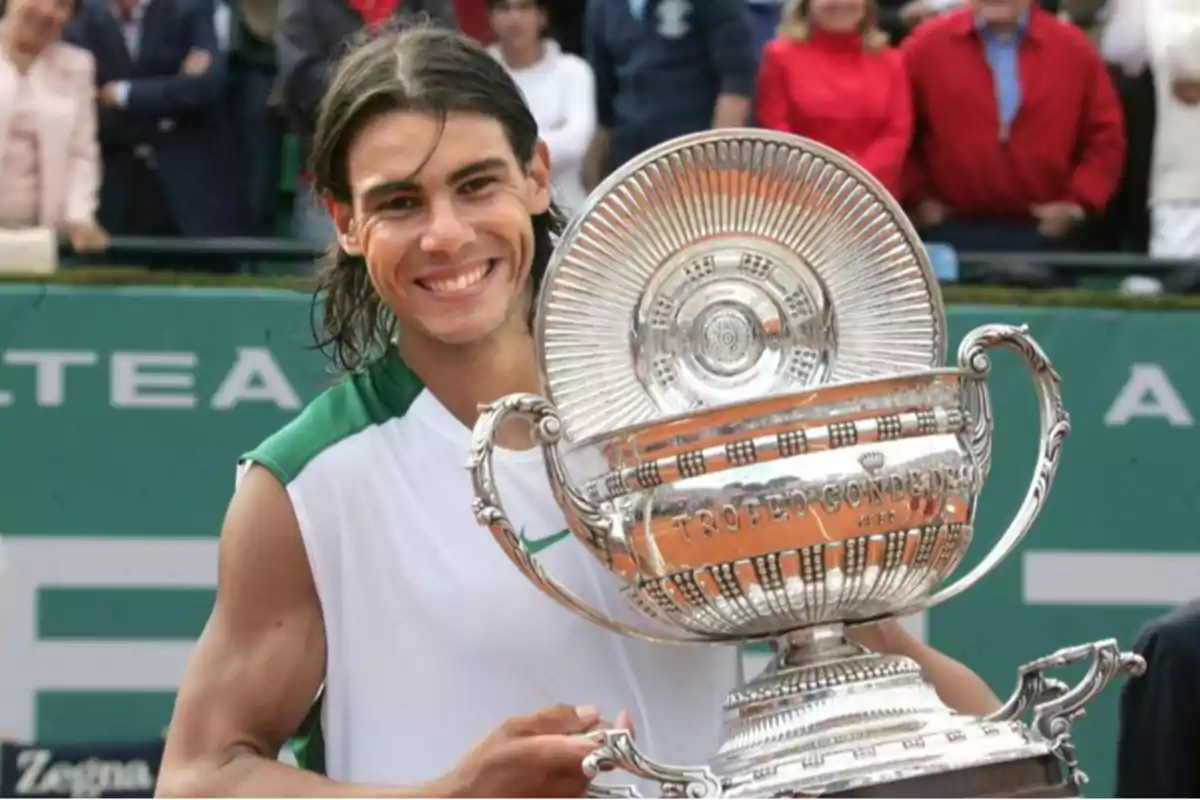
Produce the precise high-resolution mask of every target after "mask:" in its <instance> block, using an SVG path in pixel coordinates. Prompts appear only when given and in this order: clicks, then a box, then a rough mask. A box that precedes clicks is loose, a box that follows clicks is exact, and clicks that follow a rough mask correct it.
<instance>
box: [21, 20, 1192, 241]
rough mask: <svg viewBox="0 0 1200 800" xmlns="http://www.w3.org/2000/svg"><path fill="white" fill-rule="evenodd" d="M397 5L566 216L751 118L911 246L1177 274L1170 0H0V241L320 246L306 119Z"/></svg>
mask: <svg viewBox="0 0 1200 800" xmlns="http://www.w3.org/2000/svg"><path fill="white" fill-rule="evenodd" d="M396 17H400V18H407V19H416V18H429V19H432V20H434V21H435V22H436V23H438V24H445V25H452V26H457V27H459V28H461V29H462V30H463V31H464V32H465V33H467V34H468V35H470V36H473V37H475V38H477V39H479V40H480V41H481V42H483V43H485V44H487V45H488V46H489V47H490V49H491V52H492V53H493V54H494V55H495V57H496V58H497V59H499V60H500V61H501V62H502V63H504V64H505V65H506V66H507V67H508V69H509V71H510V72H511V74H512V75H513V77H514V79H515V80H516V82H517V83H518V84H519V86H520V88H521V89H522V91H523V92H524V94H525V95H526V97H527V98H528V100H529V103H530V105H531V108H532V110H533V112H534V114H535V116H536V117H537V119H538V122H539V125H540V127H541V130H542V132H543V137H544V139H545V140H546V142H547V144H548V146H549V149H550V153H551V160H552V164H553V173H554V174H553V178H554V183H555V192H556V196H557V199H558V201H559V203H560V205H561V206H563V207H564V208H565V209H566V210H567V211H574V210H576V209H578V208H579V207H580V205H581V204H582V202H583V200H584V198H585V197H586V195H587V193H588V192H589V191H590V190H591V189H592V188H594V187H595V186H596V185H597V184H598V182H599V181H601V180H602V179H603V177H604V176H605V175H606V174H607V173H608V172H609V171H610V170H612V169H613V168H614V167H615V166H617V165H620V164H621V163H623V162H624V161H626V160H628V159H629V158H632V157H634V156H636V155H637V154H638V153H640V152H642V151H644V150H645V149H647V148H650V147H653V146H654V145H656V144H658V143H660V142H662V141H665V140H667V139H670V138H672V137H675V136H678V135H682V134H685V133H689V132H693V131H698V130H704V129H707V128H711V127H732V126H741V125H757V126H762V127H766V128H771V129H776V130H781V131H788V132H791V133H795V134H800V135H803V136H806V137H809V138H812V139H814V140H816V141H819V142H821V143H823V144H826V145H828V146H830V147H833V148H835V149H837V150H839V151H841V152H844V153H846V154H848V155H850V156H851V157H853V158H854V159H855V160H856V161H858V162H859V163H860V164H862V165H863V166H864V167H865V168H866V169H867V170H869V171H870V172H871V173H872V174H873V175H874V176H875V177H876V178H878V180H879V181H880V182H881V183H882V184H883V185H884V186H885V187H887V188H888V189H889V190H890V191H891V192H892V193H893V194H894V195H895V196H897V197H898V198H900V199H901V200H902V202H903V203H904V205H905V207H906V210H907V211H908V213H909V215H910V216H911V218H912V220H913V221H914V223H915V224H916V226H917V228H918V230H919V231H920V232H921V233H922V235H923V237H924V238H925V239H926V241H929V242H937V243H942V244H946V245H950V246H951V247H953V248H956V249H958V250H963V251H974V252H977V251H987V252H999V251H1021V252H1029V251H1046V250H1064V249H1065V250H1072V251H1078V250H1105V251H1114V250H1115V251H1129V252H1141V253H1149V254H1151V255H1153V256H1156V257H1164V258H1178V259H1189V258H1191V259H1194V258H1200V148H1196V147H1194V146H1192V140H1194V138H1195V137H1196V136H1197V135H1198V134H1200V2H1197V0H1058V2H1053V3H1051V2H1046V1H1045V0H1042V2H1038V0H554V1H553V2H551V1H550V0H7V4H6V7H5V8H4V12H3V16H2V17H0V187H2V188H3V191H2V192H0V228H2V229H5V230H19V229H22V228H31V227H37V228H48V229H53V230H56V231H58V232H60V233H61V234H63V235H65V236H66V237H68V238H69V240H70V241H71V243H72V244H73V245H74V246H75V247H76V248H77V249H78V250H81V251H87V250H99V249H103V248H104V247H105V246H106V243H107V242H108V240H109V237H110V236H113V235H117V236H122V235H124V236H130V235H143V236H177V235H181V236H188V237H234V236H238V237H240V236H256V237H262V236H285V237H295V238H299V239H302V240H305V241H308V242H312V243H314V244H318V245H320V244H324V243H327V242H328V241H330V239H331V237H332V226H331V225H330V224H329V222H328V219H327V217H326V216H325V214H324V211H323V209H322V206H321V204H320V202H319V198H316V197H314V196H313V193H312V191H311V190H310V186H309V182H308V176H307V172H306V170H305V168H304V166H305V158H306V153H307V140H308V138H309V136H310V135H311V133H312V127H313V123H314V119H315V116H316V111H317V105H318V103H319V101H320V98H321V96H322V94H323V92H324V89H325V86H326V83H327V81H328V80H329V77H330V72H331V65H333V64H334V63H335V62H336V60H337V58H338V56H339V54H340V52H342V50H343V48H344V47H345V46H346V43H347V42H348V41H349V40H351V39H352V38H353V36H354V35H355V34H356V33H359V32H363V31H366V32H369V31H370V30H371V29H374V28H377V27H378V26H380V25H382V24H384V23H386V22H388V21H389V20H392V19H393V18H396ZM2 232H3V231H0V233H2Z"/></svg>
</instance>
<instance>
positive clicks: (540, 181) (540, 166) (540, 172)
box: [525, 139, 550, 216]
mask: <svg viewBox="0 0 1200 800" xmlns="http://www.w3.org/2000/svg"><path fill="white" fill-rule="evenodd" d="M525 172H526V177H527V179H528V182H529V199H528V205H529V213H530V215H532V216H537V215H538V214H544V213H546V211H548V210H549V209H550V148H549V147H547V146H546V143H545V142H543V141H542V140H541V139H538V143H537V146H536V147H535V148H534V149H533V158H531V159H529V166H528V167H527V168H526V170H525Z"/></svg>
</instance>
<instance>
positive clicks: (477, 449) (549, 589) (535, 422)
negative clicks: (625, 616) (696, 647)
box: [467, 394, 715, 644]
mask: <svg viewBox="0 0 1200 800" xmlns="http://www.w3.org/2000/svg"><path fill="white" fill-rule="evenodd" d="M513 417H516V418H519V419H523V420H525V421H526V422H528V423H529V424H530V425H531V426H532V428H533V433H534V437H535V439H536V441H537V442H538V444H539V445H540V446H541V448H542V453H543V456H544V457H545V461H546V472H547V476H548V477H549V479H550V486H551V489H552V490H553V492H554V497H555V500H556V501H557V502H558V505H559V507H560V508H561V509H562V510H563V513H564V514H565V515H566V517H567V525H568V527H569V528H570V529H571V530H572V532H575V531H578V530H580V529H583V530H585V531H587V532H588V536H587V539H588V541H587V542H586V544H587V546H588V547H589V549H590V550H591V551H592V553H593V554H595V555H596V556H597V557H598V558H599V559H600V560H601V561H603V562H605V563H606V565H610V564H611V558H612V556H611V551H610V549H609V547H608V543H607V541H606V539H607V536H608V534H609V532H610V531H611V527H612V523H611V522H610V520H609V519H607V518H606V517H605V515H604V514H603V512H602V511H601V510H600V508H598V507H597V506H595V505H594V504H592V503H591V502H590V501H589V500H588V499H587V498H585V497H584V496H583V495H582V494H580V493H579V492H578V491H577V490H576V489H575V488H574V487H573V486H572V485H571V481H570V479H569V477H568V475H567V470H566V466H565V465H564V464H563V460H562V455H561V453H560V452H559V449H558V443H559V441H561V439H562V431H563V425H562V418H561V417H560V416H559V414H558V410H557V409H555V408H554V406H553V405H552V404H551V403H550V401H549V400H546V399H545V398H543V397H539V396H538V395H535V394H511V395H507V396H505V397H502V398H500V399H499V400H497V401H495V402H493V403H490V404H487V405H484V406H482V407H481V409H480V415H479V418H478V420H476V422H475V426H474V429H473V430H472V434H471V455H470V458H469V459H468V462H467V469H468V470H469V471H470V473H471V483H472V485H473V486H474V489H475V499H474V501H472V503H471V508H472V510H473V511H474V512H475V519H476V520H477V521H478V522H479V524H480V525H483V526H484V527H486V528H487V529H488V530H489V531H491V533H492V536H493V537H495V539H496V542H497V543H498V544H499V545H500V547H501V549H503V550H504V553H505V555H507V556H508V558H509V560H510V561H512V562H513V564H514V565H516V567H517V569H519V570H521V573H522V574H523V575H524V576H525V577H526V578H528V579H529V581H530V583H532V584H533V585H534V586H536V587H537V588H539V589H541V590H542V592H543V593H545V594H546V595H548V596H549V597H551V598H552V599H553V600H555V601H556V602H558V603H561V604H562V605H564V606H566V607H567V608H568V609H570V610H571V611H574V612H575V613H576V614H579V615H580V616H582V617H584V618H586V619H587V620H589V621H591V622H593V623H595V624H597V625H599V626H601V627H603V628H606V629H608V630H610V631H614V632H615V633H620V634H623V635H625V636H630V637H633V638H635V639H644V640H647V641H651V642H664V643H668V644H712V643H714V641H715V640H714V639H712V638H711V637H703V636H676V635H672V634H669V633H665V632H664V633H659V632H651V631H648V630H644V629H642V628H638V627H636V626H633V625H630V624H628V623H625V622H620V621H618V620H614V619H612V618H611V617H610V616H608V615H607V614H605V613H604V612H602V611H600V610H598V609H596V608H594V607H592V606H591V605H589V604H588V603H586V602H584V601H583V600H582V599H580V598H579V597H578V596H577V595H575V593H574V592H572V591H571V590H570V589H567V588H566V587H565V586H563V585H562V584H560V583H559V582H558V581H557V580H555V579H554V578H552V577H551V576H550V575H548V574H547V573H546V572H545V570H543V569H542V567H541V565H540V564H539V563H538V562H537V560H536V559H535V558H534V555H533V553H532V552H530V550H529V547H528V546H527V545H526V543H525V540H524V539H522V538H521V536H520V535H519V534H518V533H517V531H516V529H514V528H513V525H512V522H511V521H510V520H509V518H508V515H507V514H506V513H505V512H504V507H503V504H502V503H501V501H500V492H499V490H498V489H497V487H496V480H495V477H494V472H493V469H492V459H493V455H494V453H495V451H496V434H497V432H498V431H499V430H500V428H501V426H502V425H503V424H504V423H505V422H506V421H507V420H509V419H510V418H513Z"/></svg>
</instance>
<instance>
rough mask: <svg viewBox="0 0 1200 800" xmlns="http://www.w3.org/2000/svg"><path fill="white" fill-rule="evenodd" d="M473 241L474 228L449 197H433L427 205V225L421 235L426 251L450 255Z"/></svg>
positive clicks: (422, 246) (423, 247)
mask: <svg viewBox="0 0 1200 800" xmlns="http://www.w3.org/2000/svg"><path fill="white" fill-rule="evenodd" d="M473 241H475V229H474V228H472V227H471V225H470V224H469V223H468V222H467V221H466V220H464V219H463V218H462V215H461V214H460V213H459V209H458V208H456V207H455V204H454V202H453V201H452V200H450V199H449V198H438V199H435V200H434V201H433V202H431V203H430V205H429V225H428V227H427V228H426V229H425V232H424V233H423V234H422V235H421V249H422V250H424V251H425V252H426V253H431V254H440V255H447V256H452V255H454V254H455V253H457V252H458V251H459V250H461V249H462V248H463V247H465V246H466V245H468V244H471V243H472V242H473Z"/></svg>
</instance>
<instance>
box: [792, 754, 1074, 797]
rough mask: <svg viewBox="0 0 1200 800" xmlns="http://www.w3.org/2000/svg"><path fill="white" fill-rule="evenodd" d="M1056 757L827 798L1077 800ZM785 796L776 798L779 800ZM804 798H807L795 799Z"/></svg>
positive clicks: (866, 788)
mask: <svg viewBox="0 0 1200 800" xmlns="http://www.w3.org/2000/svg"><path fill="white" fill-rule="evenodd" d="M1062 766H1063V765H1062V762H1061V761H1060V760H1059V759H1058V757H1057V756H1052V755H1047V756H1041V757H1038V758H1026V759H1023V760H1021V761H1014V762H1008V763H1005V764H989V765H987V766H984V767H968V768H967V769H959V770H955V771H953V772H943V773H939V774H935V775H921V776H919V777H916V778H909V779H907V780H901V781H894V782H892V783H881V784H873V785H869V786H862V787H859V788H857V789H851V790H849V791H846V792H835V793H833V794H829V795H826V796H827V797H895V798H905V797H913V798H917V797H921V798H927V797H1012V798H1024V797H1079V796H1080V795H1079V787H1078V786H1076V785H1075V783H1074V782H1073V781H1070V780H1068V779H1066V778H1065V777H1064V776H1063V774H1062V772H1063V768H1062ZM782 796H785V795H779V794H777V795H775V797H782ZM796 796H797V797H803V796H806V795H796Z"/></svg>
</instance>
